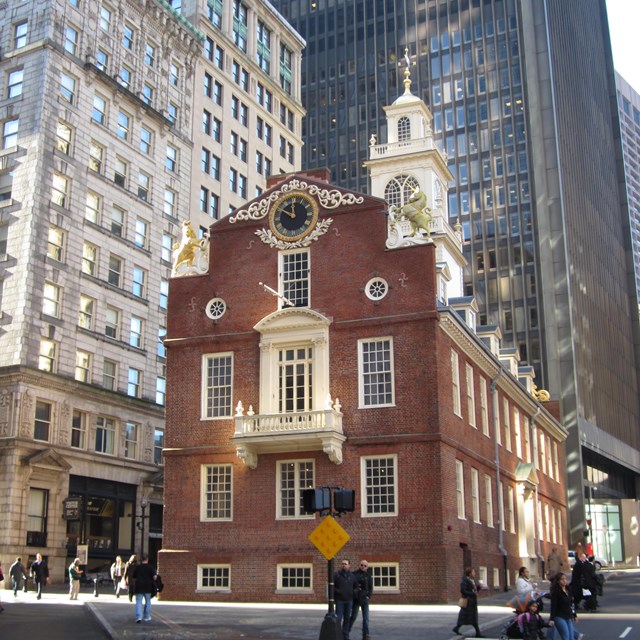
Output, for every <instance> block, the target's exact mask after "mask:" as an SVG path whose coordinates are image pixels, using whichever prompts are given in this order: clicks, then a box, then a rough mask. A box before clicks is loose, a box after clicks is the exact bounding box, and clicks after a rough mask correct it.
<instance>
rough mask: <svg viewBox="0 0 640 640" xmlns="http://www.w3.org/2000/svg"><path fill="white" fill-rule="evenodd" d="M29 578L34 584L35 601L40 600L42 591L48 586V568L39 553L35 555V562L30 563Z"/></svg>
mask: <svg viewBox="0 0 640 640" xmlns="http://www.w3.org/2000/svg"><path fill="white" fill-rule="evenodd" d="M31 577H32V578H33V580H34V582H35V583H36V593H37V594H38V595H37V599H38V600H40V599H41V598H42V591H43V590H44V588H45V587H46V585H48V584H49V567H48V566H47V563H46V561H45V560H43V559H42V554H40V553H36V559H35V562H33V563H31Z"/></svg>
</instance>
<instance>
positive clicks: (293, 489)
mask: <svg viewBox="0 0 640 640" xmlns="http://www.w3.org/2000/svg"><path fill="white" fill-rule="evenodd" d="M303 464H304V465H309V464H310V465H311V469H310V476H311V477H310V479H307V481H306V482H305V481H304V479H303V478H302V477H301V474H302V471H303V470H302V468H301V465H303ZM286 465H293V470H292V473H293V486H288V487H283V484H282V480H283V478H282V475H283V466H286ZM315 473H316V463H315V460H314V459H313V458H307V459H301V460H278V461H277V462H276V483H275V484H276V520H297V519H300V518H306V519H313V518H314V517H315V514H313V513H305V512H304V511H303V510H302V492H303V491H304V490H305V489H312V488H313V487H314V486H315ZM285 492H286V493H287V494H292V497H293V501H294V513H293V514H285V513H283V501H284V499H285V495H284V494H285Z"/></svg>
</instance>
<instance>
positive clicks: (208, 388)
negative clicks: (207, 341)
mask: <svg viewBox="0 0 640 640" xmlns="http://www.w3.org/2000/svg"><path fill="white" fill-rule="evenodd" d="M223 360H225V361H227V360H228V362H222V361H223ZM215 361H218V363H217V364H216V363H215ZM210 362H211V365H212V366H215V367H216V368H219V367H220V366H224V367H225V368H226V367H227V366H230V367H231V370H230V372H229V373H228V378H229V382H228V383H227V382H224V383H223V384H220V383H219V382H220V377H219V376H217V375H213V376H212V381H211V382H212V384H209V374H208V369H209V363H210ZM224 377H225V378H226V377H227V373H225V374H224ZM233 377H234V357H233V352H232V351H224V352H220V353H205V354H204V355H203V356H202V393H201V398H202V405H201V419H202V420H226V419H228V418H231V417H233V391H234V389H233ZM216 380H217V381H218V382H217V383H216ZM216 390H217V393H216ZM214 405H215V406H214ZM216 413H217V415H215V414H216Z"/></svg>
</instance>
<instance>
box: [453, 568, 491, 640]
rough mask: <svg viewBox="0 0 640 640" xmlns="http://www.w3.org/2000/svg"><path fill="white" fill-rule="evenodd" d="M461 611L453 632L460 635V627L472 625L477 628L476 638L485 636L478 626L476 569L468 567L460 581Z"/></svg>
mask: <svg viewBox="0 0 640 640" xmlns="http://www.w3.org/2000/svg"><path fill="white" fill-rule="evenodd" d="M460 595H461V598H460V611H459V612H458V622H456V626H455V627H453V633H457V634H458V635H459V636H461V635H462V634H461V633H460V627H464V626H466V625H470V626H472V627H473V628H474V629H475V630H476V636H475V637H476V638H484V637H486V636H483V635H482V633H480V627H479V626H478V584H477V583H476V570H475V569H474V568H473V567H467V568H466V569H465V570H464V577H463V578H462V581H461V582H460Z"/></svg>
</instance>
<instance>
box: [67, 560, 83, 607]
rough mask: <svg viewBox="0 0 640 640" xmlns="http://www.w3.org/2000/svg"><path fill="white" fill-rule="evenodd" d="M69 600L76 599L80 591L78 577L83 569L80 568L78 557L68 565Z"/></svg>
mask: <svg viewBox="0 0 640 640" xmlns="http://www.w3.org/2000/svg"><path fill="white" fill-rule="evenodd" d="M68 573H69V600H77V599H78V594H79V593H80V578H81V577H82V574H83V573H84V571H83V570H82V569H81V568H80V558H76V559H75V560H74V561H73V562H72V563H71V564H70V565H69V572H68Z"/></svg>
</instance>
